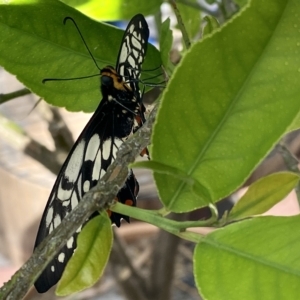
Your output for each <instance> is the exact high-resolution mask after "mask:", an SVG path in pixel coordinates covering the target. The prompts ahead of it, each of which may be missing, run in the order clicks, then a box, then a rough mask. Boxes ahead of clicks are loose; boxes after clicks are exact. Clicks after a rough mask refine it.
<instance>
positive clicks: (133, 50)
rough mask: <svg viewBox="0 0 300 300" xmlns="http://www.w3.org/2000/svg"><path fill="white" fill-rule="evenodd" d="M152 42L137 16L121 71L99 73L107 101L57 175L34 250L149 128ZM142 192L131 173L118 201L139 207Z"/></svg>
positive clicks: (59, 263)
mask: <svg viewBox="0 0 300 300" xmlns="http://www.w3.org/2000/svg"><path fill="white" fill-rule="evenodd" d="M148 38H149V29H148V24H147V22H146V20H145V18H144V16H143V15H141V14H138V15H136V16H134V17H133V18H132V19H131V21H130V22H129V24H128V26H127V28H126V30H125V32H124V35H123V39H122V42H121V47H120V50H119V54H118V58H117V63H116V67H115V68H114V67H112V66H107V67H105V68H103V69H101V70H100V78H101V80H100V81H101V92H102V96H103V98H102V101H101V102H100V104H99V106H98V108H97V109H96V111H95V113H94V114H93V116H92V117H91V119H90V120H89V122H88V123H87V125H86V126H85V128H84V129H83V131H82V133H81V134H80V136H79V138H78V139H77V141H76V142H75V144H74V146H73V147H72V149H71V151H70V153H69V155H68V157H67V159H66V161H65V162H64V164H63V166H62V168H61V170H60V172H59V174H58V176H57V179H56V181H55V183H54V186H53V188H52V191H51V193H50V196H49V199H48V202H47V205H46V208H45V210H44V213H43V216H42V219H41V222H40V226H39V229H38V233H37V237H36V241H35V245H34V248H36V247H37V246H38V245H39V244H40V243H41V242H42V241H43V240H44V239H45V237H46V236H47V235H49V234H50V233H51V232H52V231H53V230H54V229H55V228H56V227H57V226H58V225H59V224H60V223H61V221H62V219H63V218H64V217H65V216H66V215H67V214H68V213H70V211H72V209H74V208H75V207H76V206H77V205H78V202H79V201H80V200H81V199H82V197H83V196H84V194H85V193H86V192H88V191H89V190H90V189H91V188H92V187H94V186H95V185H96V184H97V182H98V180H99V179H100V178H101V177H102V176H103V175H104V174H105V173H106V170H107V168H108V166H109V165H110V164H111V163H112V162H113V161H114V160H115V158H116V153H117V151H118V149H119V147H120V146H121V145H122V143H123V142H124V141H125V140H126V139H127V137H128V136H129V135H130V134H131V133H133V132H135V131H136V130H138V128H139V127H140V126H141V125H142V124H143V123H144V121H145V116H144V112H145V108H144V106H143V104H142V92H141V91H140V89H139V78H140V75H141V69H142V64H143V61H144V59H145V56H146V52H147V43H148ZM138 192H139V185H138V182H137V180H136V178H135V176H134V174H133V172H132V170H130V171H129V175H128V177H127V180H126V182H125V184H124V186H123V187H122V188H121V190H120V191H119V192H118V194H117V196H116V200H117V201H119V202H121V203H125V204H127V205H131V206H135V205H136V197H137V195H138ZM94 215H95V214H93V215H92V216H91V217H90V218H92V217H93V216H94ZM109 215H110V218H111V222H112V223H115V224H116V225H117V226H118V227H119V226H120V225H121V223H120V222H121V219H125V220H126V221H128V222H129V217H128V216H124V215H121V214H117V213H114V212H109ZM81 227H82V226H81ZM81 227H79V228H78V230H77V231H76V233H75V234H74V235H73V236H72V237H71V238H70V239H69V240H68V241H67V243H66V245H65V246H64V247H63V248H62V249H61V250H60V251H59V253H58V254H57V255H56V257H55V258H54V259H53V260H52V261H51V262H50V264H49V265H48V266H47V267H46V269H45V270H44V271H43V272H42V274H41V275H40V276H39V278H38V279H37V280H36V282H35V288H36V289H37V291H38V292H39V293H44V292H46V291H47V290H48V289H49V288H51V287H52V286H53V285H55V284H56V283H57V282H58V281H59V279H60V278H61V276H62V273H63V271H64V268H65V266H66V264H67V262H68V260H69V259H70V257H71V256H72V255H73V252H74V250H75V249H76V246H77V244H76V238H77V235H78V233H79V232H80V230H81Z"/></svg>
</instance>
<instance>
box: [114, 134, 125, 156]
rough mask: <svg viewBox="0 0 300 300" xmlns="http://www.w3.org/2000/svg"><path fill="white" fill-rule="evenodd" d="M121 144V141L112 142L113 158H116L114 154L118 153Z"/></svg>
mask: <svg viewBox="0 0 300 300" xmlns="http://www.w3.org/2000/svg"><path fill="white" fill-rule="evenodd" d="M122 144H123V141H122V140H120V139H117V138H115V140H114V147H113V152H112V155H113V158H115V157H116V154H117V152H118V150H119V148H120V146H121V145H122Z"/></svg>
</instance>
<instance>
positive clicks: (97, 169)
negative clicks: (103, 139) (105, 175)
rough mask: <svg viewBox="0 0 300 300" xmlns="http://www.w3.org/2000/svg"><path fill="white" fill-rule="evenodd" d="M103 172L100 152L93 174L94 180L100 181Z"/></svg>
mask: <svg viewBox="0 0 300 300" xmlns="http://www.w3.org/2000/svg"><path fill="white" fill-rule="evenodd" d="M100 172H101V153H100V151H98V153H97V156H96V159H95V163H94V167H93V174H92V180H98V179H99V177H100Z"/></svg>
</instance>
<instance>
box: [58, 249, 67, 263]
mask: <svg viewBox="0 0 300 300" xmlns="http://www.w3.org/2000/svg"><path fill="white" fill-rule="evenodd" d="M65 256H66V255H65V254H64V253H63V252H62V253H60V254H59V255H58V261H59V262H60V263H63V262H64V260H65Z"/></svg>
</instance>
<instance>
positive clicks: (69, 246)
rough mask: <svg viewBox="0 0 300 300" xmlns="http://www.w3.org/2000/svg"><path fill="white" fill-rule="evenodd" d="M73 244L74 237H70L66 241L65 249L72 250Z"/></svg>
mask: <svg viewBox="0 0 300 300" xmlns="http://www.w3.org/2000/svg"><path fill="white" fill-rule="evenodd" d="M73 243H74V237H73V236H71V237H70V238H69V239H68V241H67V248H68V249H72V248H73Z"/></svg>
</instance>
